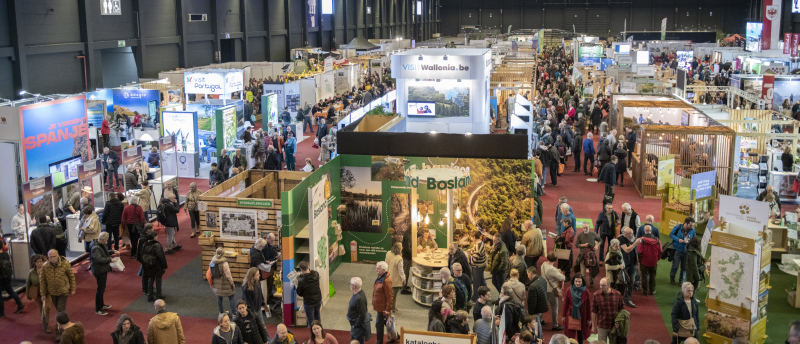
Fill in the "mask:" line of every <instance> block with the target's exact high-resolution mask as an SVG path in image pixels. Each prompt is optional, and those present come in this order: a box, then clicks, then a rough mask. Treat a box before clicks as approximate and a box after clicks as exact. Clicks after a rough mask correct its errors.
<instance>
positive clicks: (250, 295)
mask: <svg viewBox="0 0 800 344" xmlns="http://www.w3.org/2000/svg"><path fill="white" fill-rule="evenodd" d="M260 277H261V273H260V272H259V270H258V268H256V267H251V268H250V269H248V270H247V274H245V276H244V280H243V281H242V297H243V298H244V301H245V302H246V303H247V307H248V308H250V309H252V310H253V311H254V312H255V314H257V315H258V318H259V319H260V320H261V322H262V323H263V322H264V314H263V313H262V312H261V308H262V307H263V305H264V294H262V293H261V286H260V283H259V278H260ZM237 308H238V306H237ZM264 340H265V341H267V340H269V336H267V337H264ZM248 343H249V342H248Z"/></svg>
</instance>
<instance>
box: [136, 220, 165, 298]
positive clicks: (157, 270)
mask: <svg viewBox="0 0 800 344" xmlns="http://www.w3.org/2000/svg"><path fill="white" fill-rule="evenodd" d="M141 250H142V251H141V252H142V268H143V270H144V271H143V272H144V274H146V275H147V302H153V301H155V300H156V299H163V298H164V297H163V296H161V276H163V275H164V271H165V270H167V257H166V255H164V248H163V247H162V246H161V243H160V242H158V233H157V232H155V231H152V230H150V231H148V232H147V242H146V243H144V245H143V246H142V248H141ZM144 274H143V275H144ZM154 286H155V290H153V289H154Z"/></svg>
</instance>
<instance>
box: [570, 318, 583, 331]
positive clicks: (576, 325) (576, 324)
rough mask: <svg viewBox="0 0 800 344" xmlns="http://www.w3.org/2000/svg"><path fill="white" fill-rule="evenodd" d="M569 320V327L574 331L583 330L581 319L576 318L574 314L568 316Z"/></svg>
mask: <svg viewBox="0 0 800 344" xmlns="http://www.w3.org/2000/svg"><path fill="white" fill-rule="evenodd" d="M568 318H569V320H568V321H567V329H569V330H573V331H580V330H581V320H580V319H575V318H573V317H572V316H568Z"/></svg>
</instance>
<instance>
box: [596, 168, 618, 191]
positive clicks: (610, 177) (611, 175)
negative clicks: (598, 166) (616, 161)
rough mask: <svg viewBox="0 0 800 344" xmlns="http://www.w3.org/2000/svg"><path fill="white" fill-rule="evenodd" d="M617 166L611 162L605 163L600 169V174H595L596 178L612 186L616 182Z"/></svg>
mask: <svg viewBox="0 0 800 344" xmlns="http://www.w3.org/2000/svg"><path fill="white" fill-rule="evenodd" d="M616 169H617V167H616V166H614V165H612V164H605V165H604V166H603V169H602V170H600V174H599V175H598V176H597V180H599V181H601V182H603V183H604V184H606V185H611V186H614V185H616V183H617V171H616Z"/></svg>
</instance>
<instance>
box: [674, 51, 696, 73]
mask: <svg viewBox="0 0 800 344" xmlns="http://www.w3.org/2000/svg"><path fill="white" fill-rule="evenodd" d="M677 55H678V68H683V69H691V68H692V60H693V59H694V51H691V50H690V51H681V50H679V51H678V52H677Z"/></svg>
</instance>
